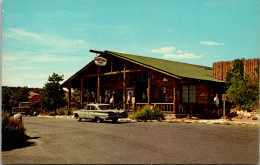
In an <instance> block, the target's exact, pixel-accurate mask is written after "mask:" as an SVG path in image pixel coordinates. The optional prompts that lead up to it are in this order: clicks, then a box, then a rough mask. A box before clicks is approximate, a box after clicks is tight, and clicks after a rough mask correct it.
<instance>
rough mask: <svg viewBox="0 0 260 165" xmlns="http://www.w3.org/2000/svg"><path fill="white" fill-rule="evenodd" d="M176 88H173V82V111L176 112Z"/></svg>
mask: <svg viewBox="0 0 260 165" xmlns="http://www.w3.org/2000/svg"><path fill="white" fill-rule="evenodd" d="M176 107H177V105H176V88H175V83H173V113H174V114H176V113H177V112H176Z"/></svg>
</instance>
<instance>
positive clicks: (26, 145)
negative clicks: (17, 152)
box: [2, 137, 41, 151]
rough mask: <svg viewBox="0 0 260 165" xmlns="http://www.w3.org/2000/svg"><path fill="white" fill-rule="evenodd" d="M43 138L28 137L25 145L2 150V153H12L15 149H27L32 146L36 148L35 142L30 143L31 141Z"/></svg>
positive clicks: (21, 144)
mask: <svg viewBox="0 0 260 165" xmlns="http://www.w3.org/2000/svg"><path fill="white" fill-rule="evenodd" d="M39 138H41V137H28V140H27V141H26V142H24V143H19V144H16V145H13V146H10V147H6V148H2V151H11V150H14V149H20V148H25V147H30V146H35V142H32V141H29V140H31V139H39Z"/></svg>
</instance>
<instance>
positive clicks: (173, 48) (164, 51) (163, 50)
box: [150, 47, 175, 53]
mask: <svg viewBox="0 0 260 165" xmlns="http://www.w3.org/2000/svg"><path fill="white" fill-rule="evenodd" d="M173 50H175V47H163V48H159V49H152V50H151V51H150V52H151V53H171V52H172V51H173Z"/></svg>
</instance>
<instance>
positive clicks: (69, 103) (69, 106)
mask: <svg viewBox="0 0 260 165" xmlns="http://www.w3.org/2000/svg"><path fill="white" fill-rule="evenodd" d="M70 108H71V88H69V100H68V109H70Z"/></svg>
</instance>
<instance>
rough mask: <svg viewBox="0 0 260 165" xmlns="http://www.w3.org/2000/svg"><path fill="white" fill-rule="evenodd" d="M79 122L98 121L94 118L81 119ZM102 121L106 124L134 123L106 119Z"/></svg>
mask: <svg viewBox="0 0 260 165" xmlns="http://www.w3.org/2000/svg"><path fill="white" fill-rule="evenodd" d="M78 122H90V123H96V121H93V120H92V119H82V120H81V121H78ZM101 123H104V124H132V122H129V121H118V122H113V121H110V120H105V121H102V122H101ZM97 124H99V123H97Z"/></svg>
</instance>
